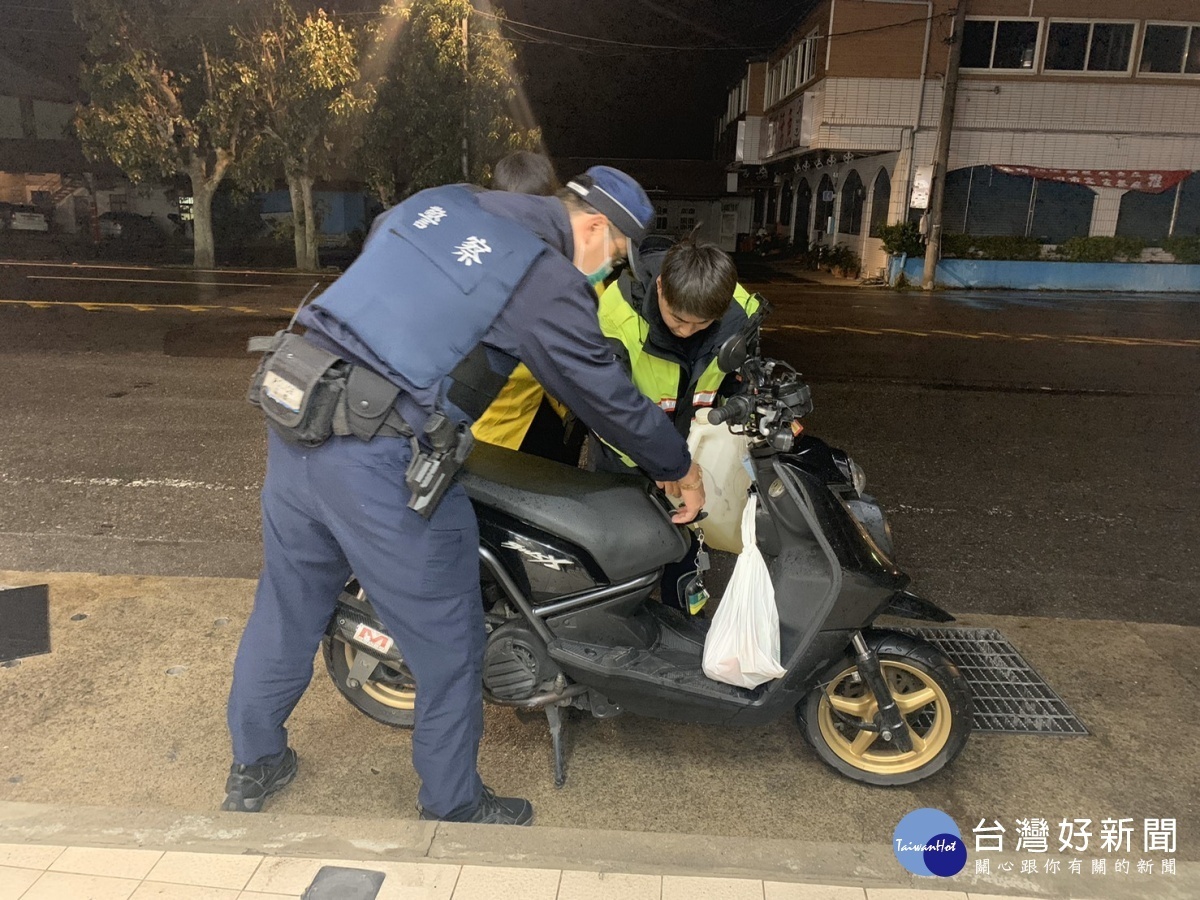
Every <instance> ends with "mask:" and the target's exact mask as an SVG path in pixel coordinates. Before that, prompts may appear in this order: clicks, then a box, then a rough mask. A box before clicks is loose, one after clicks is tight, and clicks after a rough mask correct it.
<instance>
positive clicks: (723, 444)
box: [688, 409, 750, 553]
mask: <svg viewBox="0 0 1200 900" xmlns="http://www.w3.org/2000/svg"><path fill="white" fill-rule="evenodd" d="M748 448H749V439H748V438H747V437H746V435H744V434H734V433H733V432H731V431H730V430H729V426H728V425H725V424H721V425H709V424H708V410H706V409H702V410H700V411H699V412H697V413H696V418H695V419H694V420H693V421H692V427H691V430H690V431H689V432H688V450H690V451H691V453H692V459H693V460H695V461H696V462H697V463H699V465H700V471H701V472H702V473H703V474H704V498H705V499H704V511H705V512H707V513H708V518H707V519H705V520H704V522H703V523H702V525H701V527H702V528H703V529H704V542H705V543H706V544H708V546H710V547H712V548H713V549H714V550H727V551H728V552H730V553H741V552H742V534H741V522H742V513H743V512H744V511H745V509H746V491H747V489H748V488H749V487H750V473H749V472H748V471H747V469H746V466H745V464H744V460H745V459H746V458H747V456H748V454H749V449H748Z"/></svg>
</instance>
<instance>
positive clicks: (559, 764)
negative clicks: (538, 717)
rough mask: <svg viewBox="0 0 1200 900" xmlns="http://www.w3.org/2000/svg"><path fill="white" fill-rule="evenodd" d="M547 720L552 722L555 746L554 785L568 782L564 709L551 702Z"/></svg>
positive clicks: (548, 707) (551, 740)
mask: <svg viewBox="0 0 1200 900" xmlns="http://www.w3.org/2000/svg"><path fill="white" fill-rule="evenodd" d="M546 720H547V721H548V722H549V723H550V743H551V745H552V746H553V748H554V786H555V787H556V788H560V787H562V786H563V785H564V784H566V783H567V752H566V740H565V739H564V736H563V715H562V710H561V709H560V708H559V707H557V706H555V705H553V704H551V705H550V706H547V707H546Z"/></svg>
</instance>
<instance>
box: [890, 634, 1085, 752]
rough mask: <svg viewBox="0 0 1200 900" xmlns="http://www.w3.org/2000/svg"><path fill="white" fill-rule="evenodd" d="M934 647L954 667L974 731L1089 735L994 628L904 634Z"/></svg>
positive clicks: (1082, 725)
mask: <svg viewBox="0 0 1200 900" xmlns="http://www.w3.org/2000/svg"><path fill="white" fill-rule="evenodd" d="M904 630H907V631H908V632H909V633H910V634H913V635H915V636H917V637H920V638H923V639H924V640H927V641H929V642H930V643H931V644H934V645H936V646H937V648H938V649H939V650H941V651H942V652H943V653H945V654H946V656H948V657H950V661H951V662H953V663H954V664H955V665H956V666H958V668H959V670H960V671H961V672H962V673H963V675H964V676H965V677H966V679H967V681H968V682H969V683H970V685H971V692H972V693H973V694H974V698H975V716H974V725H975V731H977V732H992V733H995V734H1046V735H1075V734H1090V733H1091V732H1089V731H1088V730H1087V727H1086V726H1085V725H1084V724H1083V723H1082V722H1081V721H1079V717H1078V716H1076V715H1075V713H1073V712H1071V709H1070V707H1068V706H1067V704H1066V703H1064V702H1063V699H1062V697H1060V696H1058V694H1056V693H1055V692H1054V690H1053V689H1052V688H1051V687H1050V685H1048V684H1046V682H1045V681H1044V680H1043V679H1042V676H1040V675H1039V674H1038V673H1037V672H1035V671H1034V669H1033V667H1032V666H1031V665H1029V663H1027V662H1026V661H1025V658H1024V657H1023V656H1021V654H1020V653H1018V652H1017V648H1016V647H1014V646H1013V645H1012V644H1010V643H1009V642H1008V639H1007V638H1006V637H1004V635H1002V634H1001V633H1000V632H999V631H997V630H996V629H994V628H912V629H904Z"/></svg>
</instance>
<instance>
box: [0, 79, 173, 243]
mask: <svg viewBox="0 0 1200 900" xmlns="http://www.w3.org/2000/svg"><path fill="white" fill-rule="evenodd" d="M76 100H77V98H76V97H75V96H74V95H73V94H72V93H71V92H70V90H68V89H67V88H65V87H63V86H61V85H58V84H56V83H54V82H52V81H49V80H47V79H45V78H43V77H40V76H38V75H34V74H32V73H30V72H28V71H26V70H25V69H22V68H21V67H20V66H18V65H17V64H16V63H14V62H12V61H11V60H10V59H8V58H6V57H4V56H0V202H2V203H13V204H18V205H29V206H33V207H35V208H36V209H38V210H39V211H41V212H42V213H43V214H44V215H45V216H46V218H47V220H48V222H49V225H50V228H51V230H53V231H56V232H60V233H63V234H83V235H86V234H89V233H91V232H93V231H94V230H95V223H96V218H97V216H98V215H99V214H101V213H106V212H110V211H111V212H135V213H139V214H141V215H148V216H152V217H153V218H154V219H155V220H156V221H157V222H158V223H159V225H160V227H161V228H163V229H164V230H166V231H169V230H170V229H171V228H172V227H173V226H172V222H171V221H170V220H169V216H170V215H171V214H178V212H179V204H178V200H177V191H175V190H174V189H173V188H171V187H169V186H164V185H157V184H139V185H134V184H131V183H130V182H129V180H128V179H127V178H125V176H124V175H123V174H122V173H121V171H120V170H119V169H118V168H116V167H115V166H114V165H112V164H111V163H107V162H92V161H90V160H88V159H86V158H85V157H84V155H83V150H82V148H81V147H80V144H79V141H78V140H77V139H76V138H75V136H74V134H73V131H72V128H71V123H72V121H73V120H74V118H75V104H76Z"/></svg>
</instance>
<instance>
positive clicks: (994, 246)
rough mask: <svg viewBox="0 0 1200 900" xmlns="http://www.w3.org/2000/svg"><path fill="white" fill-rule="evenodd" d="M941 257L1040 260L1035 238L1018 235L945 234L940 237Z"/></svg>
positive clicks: (1040, 256)
mask: <svg viewBox="0 0 1200 900" xmlns="http://www.w3.org/2000/svg"><path fill="white" fill-rule="evenodd" d="M942 256H945V257H958V258H959V259H1020V260H1031V259H1041V258H1042V245H1041V243H1040V242H1039V241H1038V239H1037V238H1033V237H1023V236H1020V235H990V234H989V235H971V234H947V235H943V236H942Z"/></svg>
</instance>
